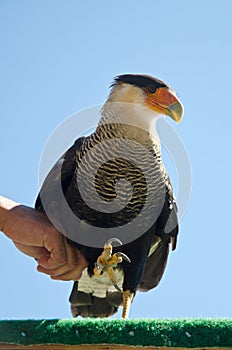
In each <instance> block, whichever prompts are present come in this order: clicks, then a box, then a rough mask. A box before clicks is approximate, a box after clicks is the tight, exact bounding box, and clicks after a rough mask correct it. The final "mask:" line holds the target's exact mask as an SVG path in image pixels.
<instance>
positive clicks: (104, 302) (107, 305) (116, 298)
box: [69, 282, 123, 317]
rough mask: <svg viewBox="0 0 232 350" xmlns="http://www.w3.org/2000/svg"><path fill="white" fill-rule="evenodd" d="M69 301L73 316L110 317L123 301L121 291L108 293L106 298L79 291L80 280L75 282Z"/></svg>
mask: <svg viewBox="0 0 232 350" xmlns="http://www.w3.org/2000/svg"><path fill="white" fill-rule="evenodd" d="M69 301H70V303H71V312H72V315H73V317H78V316H81V317H109V316H112V315H113V314H115V313H116V312H117V311H118V307H119V306H121V305H122V302H123V300H122V293H121V292H111V293H107V294H106V297H105V298H99V297H96V296H94V295H93V294H91V293H85V292H82V291H78V282H74V285H73V289H72V292H71V295H70V297H69Z"/></svg>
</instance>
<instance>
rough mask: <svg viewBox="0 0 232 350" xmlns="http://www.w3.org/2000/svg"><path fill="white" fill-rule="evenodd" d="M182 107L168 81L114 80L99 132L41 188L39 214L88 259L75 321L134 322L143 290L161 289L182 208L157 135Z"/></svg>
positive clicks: (77, 285) (76, 291)
mask: <svg viewBox="0 0 232 350" xmlns="http://www.w3.org/2000/svg"><path fill="white" fill-rule="evenodd" d="M183 114H184V107H183V104H182V103H181V101H180V99H179V98H178V97H177V94H176V92H175V91H174V90H173V88H171V87H170V86H169V85H168V84H167V83H165V82H163V81H162V80H160V79H158V78H155V77H153V76H150V75H145V74H121V75H118V76H116V77H115V78H114V80H113V83H112V85H111V86H110V93H109V96H108V98H107V100H106V102H105V103H104V105H103V107H102V109H101V111H100V117H99V121H98V124H97V126H96V128H95V130H94V131H93V132H92V133H91V134H90V135H87V136H81V137H78V138H77V139H76V141H75V142H74V144H73V145H72V146H71V147H70V148H69V149H68V150H67V151H65V153H64V154H63V155H62V156H61V157H60V159H59V160H58V161H57V162H56V163H55V165H54V166H53V168H52V169H51V170H50V172H49V173H48V175H47V177H46V178H45V180H44V183H43V184H42V187H41V189H40V192H39V194H38V197H37V199H36V203H35V208H36V209H37V210H38V211H40V212H42V213H43V214H44V215H46V216H47V217H48V218H49V220H50V221H51V222H52V223H53V224H54V225H55V226H56V227H58V228H59V229H60V231H61V232H63V233H64V234H65V235H66V237H67V240H68V242H69V244H74V245H75V246H76V247H77V248H78V249H79V250H80V252H81V253H82V254H83V255H84V257H85V259H86V261H87V263H88V267H87V268H86V269H85V270H84V271H83V273H82V276H81V278H80V279H79V280H78V281H74V283H73V288H72V291H71V294H70V297H69V301H70V304H71V312H72V315H73V317H78V316H82V317H109V316H112V315H113V314H114V313H116V312H117V311H118V308H119V307H122V318H124V319H127V318H128V317H129V312H130V307H131V304H132V302H133V300H134V297H135V295H136V293H137V292H138V291H142V292H145V291H149V290H151V289H153V288H155V287H156V286H157V285H158V284H159V282H160V280H161V278H162V276H163V273H164V271H165V268H166V265H167V260H168V256H169V251H170V250H175V249H176V245H177V236H178V231H179V223H178V208H177V203H176V200H175V197H174V193H173V188H172V184H171V180H170V178H169V175H168V173H167V171H166V169H165V166H164V164H163V161H162V155H161V143H160V139H159V136H158V134H157V132H156V130H155V124H156V121H157V120H158V118H160V116H162V115H164V116H167V117H170V118H171V119H172V120H174V121H175V122H177V123H179V122H180V121H181V119H182V117H183Z"/></svg>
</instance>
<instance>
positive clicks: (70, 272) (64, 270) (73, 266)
mask: <svg viewBox="0 0 232 350" xmlns="http://www.w3.org/2000/svg"><path fill="white" fill-rule="evenodd" d="M66 248H67V256H68V257H69V259H68V261H67V263H66V264H65V265H64V266H62V267H59V268H57V269H53V270H50V269H46V268H44V267H43V266H40V265H39V266H38V267H37V270H38V271H39V272H42V273H45V274H47V275H50V276H51V277H52V278H53V279H56V280H62V281H70V280H79V279H80V277H81V273H82V271H83V270H84V269H85V268H86V267H87V266H88V263H87V261H86V260H85V258H84V256H83V255H82V254H81V253H80V251H79V250H78V249H77V248H76V247H74V246H72V245H70V244H68V243H67V246H66Z"/></svg>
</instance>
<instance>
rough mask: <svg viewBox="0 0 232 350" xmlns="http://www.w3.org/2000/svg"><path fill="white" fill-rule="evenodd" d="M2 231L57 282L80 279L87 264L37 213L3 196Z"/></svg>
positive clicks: (42, 270)
mask: <svg viewBox="0 0 232 350" xmlns="http://www.w3.org/2000/svg"><path fill="white" fill-rule="evenodd" d="M0 214H1V217H0V230H1V231H2V232H4V233H5V235H6V236H8V237H9V238H10V239H11V240H12V241H13V243H14V244H15V246H16V247H17V248H18V249H19V250H20V251H21V252H23V253H24V254H26V255H29V256H31V257H34V258H35V259H37V263H38V266H37V270H38V271H39V272H42V273H45V274H47V275H50V276H51V278H52V279H56V280H65V281H66V280H78V279H79V278H80V276H81V272H82V270H83V269H84V268H85V267H86V266H87V262H86V260H85V258H84V257H83V255H82V254H81V253H80V251H79V250H78V249H77V248H76V247H75V246H73V245H71V244H69V243H68V242H67V239H66V237H64V236H63V235H62V234H61V233H60V232H59V231H57V230H56V229H55V228H54V227H53V226H52V224H51V223H50V222H49V220H48V219H47V218H46V217H45V216H44V215H43V214H41V213H39V212H38V211H37V210H35V209H32V208H29V207H26V206H23V205H20V204H18V203H16V202H14V201H11V200H9V199H7V198H5V197H2V196H0Z"/></svg>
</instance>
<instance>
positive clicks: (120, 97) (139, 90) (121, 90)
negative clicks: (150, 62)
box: [107, 74, 184, 123]
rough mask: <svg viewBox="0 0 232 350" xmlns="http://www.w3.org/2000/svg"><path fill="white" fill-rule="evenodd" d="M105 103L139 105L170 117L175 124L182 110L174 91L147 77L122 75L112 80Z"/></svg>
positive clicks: (155, 79) (162, 83) (164, 84)
mask: <svg viewBox="0 0 232 350" xmlns="http://www.w3.org/2000/svg"><path fill="white" fill-rule="evenodd" d="M107 102H111V103H112V102H113V103H114V102H121V103H129V104H134V105H139V106H141V107H145V108H147V109H148V110H150V111H152V112H155V114H156V115H157V114H163V115H167V116H169V117H171V118H172V119H173V120H175V121H176V122H177V123H179V122H180V121H181V119H182V116H183V113H184V108H183V105H182V103H181V102H180V100H179V99H178V97H177V96H176V93H175V91H174V90H173V89H172V88H171V87H170V86H168V85H167V84H166V83H164V82H163V81H161V80H159V79H157V78H153V77H151V76H148V75H139V74H124V75H119V76H117V77H116V78H115V79H114V82H113V84H112V90H111V93H110V96H109V98H108V100H107Z"/></svg>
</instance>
